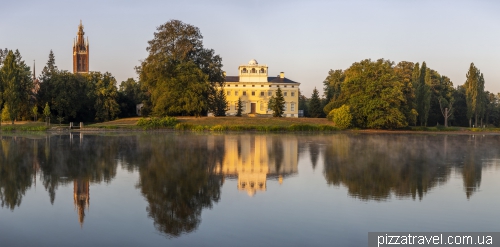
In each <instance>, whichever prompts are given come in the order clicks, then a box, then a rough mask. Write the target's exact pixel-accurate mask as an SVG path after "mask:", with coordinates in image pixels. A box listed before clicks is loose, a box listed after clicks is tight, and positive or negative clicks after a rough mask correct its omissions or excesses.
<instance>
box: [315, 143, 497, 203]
mask: <svg viewBox="0 0 500 247" xmlns="http://www.w3.org/2000/svg"><path fill="white" fill-rule="evenodd" d="M467 138H469V137H467V136H428V135H425V136H417V135H337V136H335V138H332V143H331V144H330V145H329V146H328V147H327V148H326V149H325V155H324V163H325V167H324V175H325V178H326V180H327V182H328V183H329V184H333V185H340V184H343V185H344V186H346V187H347V188H348V191H349V194H350V195H352V196H355V197H358V198H361V199H364V200H370V199H373V200H381V199H385V198H388V197H389V196H390V195H391V194H394V195H396V196H398V197H406V196H410V195H411V196H412V198H416V196H417V195H418V198H419V199H422V198H423V196H424V194H425V193H427V192H428V191H429V190H430V189H431V188H433V187H435V186H436V185H438V184H439V183H443V182H445V181H446V180H447V179H448V177H449V174H450V172H451V166H450V164H451V165H452V166H457V167H461V164H462V163H465V165H464V166H463V169H462V174H463V177H464V185H465V188H466V194H467V197H469V196H470V193H472V192H473V191H475V190H476V189H477V187H479V184H480V179H481V164H482V163H481V162H482V161H481V159H483V158H486V157H498V154H500V152H498V151H492V150H493V149H491V148H486V146H485V145H488V144H487V142H486V141H477V142H475V144H474V143H473V142H470V141H469V142H468V141H467ZM490 138H492V137H490ZM490 140H491V139H490ZM491 141H494V140H491ZM489 145H491V144H489ZM464 155H465V156H464Z"/></svg>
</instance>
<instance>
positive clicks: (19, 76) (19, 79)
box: [0, 50, 32, 124]
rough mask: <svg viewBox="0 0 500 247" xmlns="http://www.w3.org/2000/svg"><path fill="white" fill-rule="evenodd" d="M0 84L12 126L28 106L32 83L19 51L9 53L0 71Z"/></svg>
mask: <svg viewBox="0 0 500 247" xmlns="http://www.w3.org/2000/svg"><path fill="white" fill-rule="evenodd" d="M0 75H1V77H2V78H1V82H2V89H3V92H2V98H3V101H4V102H5V104H7V105H8V106H9V107H8V109H9V116H10V118H11V121H12V124H14V120H16V119H17V118H18V117H19V116H20V114H21V112H22V110H25V109H24V108H27V107H28V106H29V90H31V86H32V81H31V78H30V69H29V67H28V66H26V65H25V63H24V61H22V58H21V55H20V53H19V51H17V50H16V53H14V52H12V51H9V53H8V54H7V56H6V58H5V60H4V64H3V66H2V68H1V70H0Z"/></svg>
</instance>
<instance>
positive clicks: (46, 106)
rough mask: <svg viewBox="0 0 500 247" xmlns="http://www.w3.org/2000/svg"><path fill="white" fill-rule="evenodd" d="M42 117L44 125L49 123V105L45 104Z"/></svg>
mask: <svg viewBox="0 0 500 247" xmlns="http://www.w3.org/2000/svg"><path fill="white" fill-rule="evenodd" d="M43 116H44V117H45V123H50V120H49V118H50V106H49V103H48V102H47V103H45V108H43Z"/></svg>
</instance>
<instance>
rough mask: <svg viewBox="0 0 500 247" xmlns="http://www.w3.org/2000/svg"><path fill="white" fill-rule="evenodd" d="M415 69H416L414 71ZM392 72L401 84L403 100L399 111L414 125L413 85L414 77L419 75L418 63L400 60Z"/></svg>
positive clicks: (415, 111)
mask: <svg viewBox="0 0 500 247" xmlns="http://www.w3.org/2000/svg"><path fill="white" fill-rule="evenodd" d="M415 70H416V71H415ZM394 72H396V75H397V76H398V80H399V81H400V82H401V83H402V84H403V85H402V86H403V89H402V90H403V95H404V99H405V102H404V103H403V104H402V105H401V111H402V112H403V114H404V115H405V118H406V120H407V121H408V122H409V123H412V124H413V125H416V120H417V115H418V113H417V110H416V104H415V87H414V84H413V83H414V81H415V80H414V77H416V78H418V77H419V75H420V71H419V65H418V63H417V64H414V63H412V62H407V61H402V62H399V63H398V64H397V65H396V66H395V67H394Z"/></svg>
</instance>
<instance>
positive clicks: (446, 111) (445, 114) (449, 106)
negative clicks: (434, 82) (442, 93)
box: [439, 98, 453, 128]
mask: <svg viewBox="0 0 500 247" xmlns="http://www.w3.org/2000/svg"><path fill="white" fill-rule="evenodd" d="M443 105H445V108H444V110H443ZM439 108H440V109H441V113H442V114H443V117H444V127H445V128H448V118H449V117H450V116H451V115H452V114H453V101H451V102H449V103H448V101H447V100H446V99H445V98H439Z"/></svg>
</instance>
